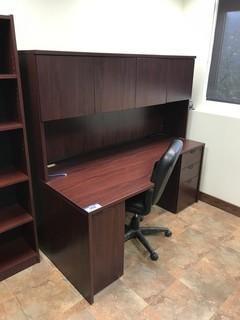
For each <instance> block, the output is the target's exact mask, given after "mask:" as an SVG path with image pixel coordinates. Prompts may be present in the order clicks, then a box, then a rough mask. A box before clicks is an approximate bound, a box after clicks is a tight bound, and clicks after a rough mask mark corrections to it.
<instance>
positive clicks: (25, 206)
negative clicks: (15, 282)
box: [0, 16, 39, 280]
mask: <svg viewBox="0 0 240 320" xmlns="http://www.w3.org/2000/svg"><path fill="white" fill-rule="evenodd" d="M0 106H1V107H0V147H1V156H0V280H3V279H5V278H7V277H9V276H11V275H13V274H15V273H16V272H18V271H20V270H23V269H24V268H26V267H28V266H31V265H32V264H33V263H36V262H38V261H39V254H38V244H37V237H36V227H35V213H34V205H33V194H32V185H31V173H30V166H29V155H28V144H27V137H26V129H25V121H24V112H23V100H22V92H21V80H20V72H19V65H18V56H17V50H16V40H15V33H14V24H13V17H12V16H0Z"/></svg>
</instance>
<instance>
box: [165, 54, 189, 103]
mask: <svg viewBox="0 0 240 320" xmlns="http://www.w3.org/2000/svg"><path fill="white" fill-rule="evenodd" d="M193 68H194V59H190V58H189V59H188V58H178V59H169V60H168V72H167V102H173V101H180V100H188V99H190V98H191V94H192V80H193Z"/></svg>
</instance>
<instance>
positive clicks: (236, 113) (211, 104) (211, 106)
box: [194, 100, 240, 119]
mask: <svg viewBox="0 0 240 320" xmlns="http://www.w3.org/2000/svg"><path fill="white" fill-rule="evenodd" d="M194 111H197V112H203V113H208V114H213V115H219V116H223V117H229V118H235V119H236V118H237V119H240V105H238V104H232V103H225V102H218V101H209V100H206V101H205V102H203V103H202V104H201V105H200V106H199V107H197V108H196V109H194Z"/></svg>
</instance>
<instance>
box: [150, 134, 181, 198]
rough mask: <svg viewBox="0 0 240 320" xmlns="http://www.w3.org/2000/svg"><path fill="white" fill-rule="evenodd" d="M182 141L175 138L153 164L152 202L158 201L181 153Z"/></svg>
mask: <svg viewBox="0 0 240 320" xmlns="http://www.w3.org/2000/svg"><path fill="white" fill-rule="evenodd" d="M182 147H183V142H182V140H180V139H175V140H174V141H173V142H172V143H171V145H170V146H169V147H168V149H167V151H166V152H165V153H164V155H163V156H162V157H161V159H160V160H159V161H157V162H156V163H155V165H154V168H153V172H152V177H151V181H152V182H153V183H154V189H153V198H152V204H156V203H158V201H159V200H160V198H161V196H162V194H163V191H164V189H165V187H166V184H167V182H168V179H169V178H170V176H171V173H172V172H173V169H174V167H175V164H176V162H177V160H178V158H179V156H180V154H181V151H182Z"/></svg>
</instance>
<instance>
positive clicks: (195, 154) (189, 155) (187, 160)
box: [182, 147, 202, 169]
mask: <svg viewBox="0 0 240 320" xmlns="http://www.w3.org/2000/svg"><path fill="white" fill-rule="evenodd" d="M201 155H202V148H201V147H200V148H195V149H192V150H190V151H188V152H185V153H183V155H182V169H183V168H185V167H188V166H189V165H191V164H193V163H195V162H200V160H201Z"/></svg>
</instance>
